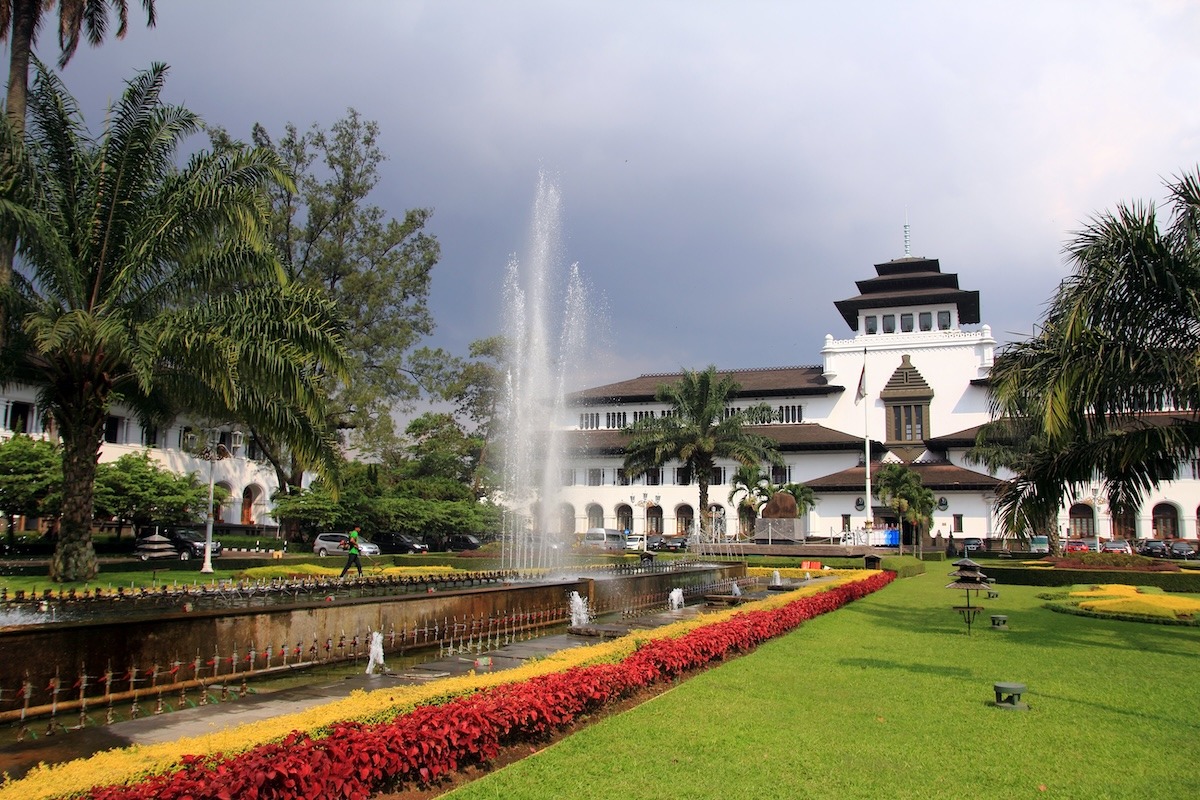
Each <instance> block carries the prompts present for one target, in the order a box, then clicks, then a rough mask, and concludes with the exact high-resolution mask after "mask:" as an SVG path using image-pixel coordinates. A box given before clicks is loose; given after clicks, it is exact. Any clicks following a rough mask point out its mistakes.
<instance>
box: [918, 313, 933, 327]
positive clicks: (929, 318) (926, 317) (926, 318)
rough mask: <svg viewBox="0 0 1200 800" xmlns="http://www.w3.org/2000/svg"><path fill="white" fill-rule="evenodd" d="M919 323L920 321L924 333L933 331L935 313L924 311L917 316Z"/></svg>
mask: <svg viewBox="0 0 1200 800" xmlns="http://www.w3.org/2000/svg"><path fill="white" fill-rule="evenodd" d="M917 321H918V324H919V325H920V326H921V330H923V331H931V330H933V313H932V312H929V311H922V312H921V313H920V314H919V315H918V316H917Z"/></svg>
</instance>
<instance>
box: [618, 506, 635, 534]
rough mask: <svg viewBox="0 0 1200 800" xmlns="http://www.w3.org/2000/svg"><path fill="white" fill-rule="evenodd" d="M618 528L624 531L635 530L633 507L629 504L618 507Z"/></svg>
mask: <svg viewBox="0 0 1200 800" xmlns="http://www.w3.org/2000/svg"><path fill="white" fill-rule="evenodd" d="M617 527H618V528H619V529H620V530H623V531H632V530H633V507H632V506H630V505H629V504H628V503H621V505H619V506H617Z"/></svg>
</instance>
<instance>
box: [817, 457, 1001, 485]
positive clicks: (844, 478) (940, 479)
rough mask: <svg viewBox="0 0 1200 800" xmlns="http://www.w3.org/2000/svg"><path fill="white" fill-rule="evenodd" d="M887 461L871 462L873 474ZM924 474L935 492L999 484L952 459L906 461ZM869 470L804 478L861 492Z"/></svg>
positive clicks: (995, 479) (927, 483)
mask: <svg viewBox="0 0 1200 800" xmlns="http://www.w3.org/2000/svg"><path fill="white" fill-rule="evenodd" d="M884 466H885V465H884V464H882V463H880V462H878V461H876V462H872V464H871V475H872V476H874V475H875V473H877V472H878V471H879V470H881V469H882V468H883V467H884ZM906 466H907V467H908V468H909V469H911V470H913V471H914V472H916V473H917V474H918V475H920V476H921V483H923V484H924V485H925V486H927V487H928V488H930V489H932V490H934V491H935V492H945V491H980V490H982V491H990V490H993V489H995V488H996V486H998V485H999V484H1000V480H999V479H998V478H993V477H992V476H991V475H986V474H984V473H982V472H972V471H971V470H969V469H963V468H962V467H958V466H955V465H954V464H951V463H950V462H949V461H938V462H934V463H925V464H922V463H912V464H907V465H906ZM866 479H867V476H866V473H865V472H864V471H863V468H862V467H861V466H857V467H851V468H850V469H844V470H842V471H841V472H835V473H833V474H831V475H822V476H821V477H819V478H813V479H812V480H807V481H805V482H804V485H805V486H808V487H810V488H812V489H813V490H814V491H822V492H861V491H862V490H863V487H864V485H865V484H866Z"/></svg>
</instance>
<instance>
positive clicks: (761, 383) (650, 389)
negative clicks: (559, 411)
mask: <svg viewBox="0 0 1200 800" xmlns="http://www.w3.org/2000/svg"><path fill="white" fill-rule="evenodd" d="M718 373H719V374H721V375H730V376H732V377H733V379H734V380H735V381H737V382H738V383H739V384H740V385H741V387H742V389H741V392H739V393H738V395H737V396H738V397H747V398H759V397H785V396H789V395H825V394H835V393H837V392H842V391H845V388H844V387H842V386H831V385H829V383H827V382H826V381H825V378H824V377H823V375H822V374H821V373H822V368H821V367H815V366H814V367H765V368H763V369H731V370H718ZM681 377H683V373H682V372H662V373H651V374H649V375H639V376H638V377H636V378H631V379H630V380H627V381H619V382H617V383H609V384H606V385H604V386H597V387H595V388H592V389H583V390H582V391H578V392H575V393H573V394H571V395H569V396H568V397H567V401H568V402H569V403H571V404H573V405H579V406H591V405H603V404H606V403H645V402H652V401H653V400H654V395H655V393H656V392H657V391H658V387H659V386H661V385H663V384H671V383H675V382H677V381H678V380H679V379H680V378H681Z"/></svg>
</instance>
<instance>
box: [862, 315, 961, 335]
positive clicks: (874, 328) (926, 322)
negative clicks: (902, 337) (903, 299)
mask: <svg viewBox="0 0 1200 800" xmlns="http://www.w3.org/2000/svg"><path fill="white" fill-rule="evenodd" d="M896 316H897V315H896V314H884V315H883V316H882V317H879V316H876V315H875V314H868V315H867V316H865V317H863V326H864V327H865V328H866V332H867V333H868V334H875V333H879V329H880V327H879V322H880V319H882V320H883V332H884V333H895V332H896ZM899 317H900V332H901V333H912V332H913V330H914V328H913V323H914V321H915V322H916V325H917V328H919V329H920V330H922V331H931V330H933V312H932V311H921V312H920V313H918V314H916V315H914V314H912V313H911V312H905V313H903V314H900V315H899ZM937 327H938V330H939V331H948V330H950V312H949V311H939V312H937Z"/></svg>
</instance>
